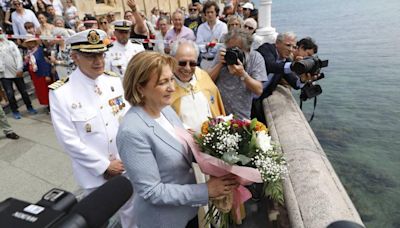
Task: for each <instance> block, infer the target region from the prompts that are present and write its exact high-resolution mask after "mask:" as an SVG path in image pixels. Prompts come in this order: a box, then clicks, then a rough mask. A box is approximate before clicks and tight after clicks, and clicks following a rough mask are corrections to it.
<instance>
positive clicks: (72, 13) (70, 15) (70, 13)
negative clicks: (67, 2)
mask: <svg viewBox="0 0 400 228" xmlns="http://www.w3.org/2000/svg"><path fill="white" fill-rule="evenodd" d="M77 13H78V10H77V9H76V7H75V6H71V7H68V8H66V9H65V16H66V17H67V20H68V21H70V20H73V19H75V17H76V16H77Z"/></svg>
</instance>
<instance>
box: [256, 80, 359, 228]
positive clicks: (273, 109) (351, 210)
mask: <svg viewBox="0 0 400 228" xmlns="http://www.w3.org/2000/svg"><path fill="white" fill-rule="evenodd" d="M263 105H264V112H265V115H266V119H267V121H268V128H269V130H270V134H271V136H272V139H273V140H275V141H276V142H279V144H280V145H281V148H282V151H283V153H284V154H285V157H286V160H287V161H288V165H289V176H288V177H287V178H286V179H285V181H284V193H285V203H286V208H287V211H288V217H289V220H290V224H291V227H293V228H297V227H299V228H300V227H306V228H308V227H309V228H314V227H316V228H323V227H327V226H328V225H329V224H330V223H332V222H334V221H337V220H349V221H353V222H355V223H359V224H363V223H362V221H361V218H360V216H359V214H358V212H357V210H356V208H355V207H354V205H353V203H352V201H351V200H350V198H349V196H348V195H347V192H346V190H345V189H344V187H343V185H342V183H341V182H340V180H339V178H338V177H337V175H336V173H335V171H334V169H333V167H332V165H331V163H330V162H329V160H328V158H327V157H326V154H325V152H324V150H323V149H322V147H321V145H320V144H319V142H318V139H317V138H316V136H315V135H314V132H313V130H312V129H311V127H310V125H309V124H308V122H307V120H306V119H305V117H304V115H303V113H302V111H301V110H300V108H299V106H298V104H297V103H296V101H295V99H294V97H293V96H292V94H291V92H290V90H289V89H287V88H285V87H282V86H278V87H277V89H276V91H274V93H273V94H272V95H271V96H269V97H268V98H266V99H264V101H263Z"/></svg>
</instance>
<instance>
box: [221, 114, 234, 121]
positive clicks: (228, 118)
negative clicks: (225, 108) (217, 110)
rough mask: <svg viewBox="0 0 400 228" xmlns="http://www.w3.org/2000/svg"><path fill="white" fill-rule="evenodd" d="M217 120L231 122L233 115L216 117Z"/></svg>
mask: <svg viewBox="0 0 400 228" xmlns="http://www.w3.org/2000/svg"><path fill="white" fill-rule="evenodd" d="M217 118H219V119H223V120H224V122H228V121H230V120H232V119H233V115H232V114H230V115H229V116H218V117H217Z"/></svg>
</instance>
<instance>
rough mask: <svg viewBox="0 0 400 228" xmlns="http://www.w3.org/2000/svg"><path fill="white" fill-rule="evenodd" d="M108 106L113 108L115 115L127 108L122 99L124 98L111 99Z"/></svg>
mask: <svg viewBox="0 0 400 228" xmlns="http://www.w3.org/2000/svg"><path fill="white" fill-rule="evenodd" d="M108 104H109V105H110V107H111V110H112V113H113V114H114V115H115V114H117V113H118V112H119V111H121V110H122V109H124V107H125V103H124V100H123V99H122V96H119V97H115V98H113V99H110V100H109V101H108Z"/></svg>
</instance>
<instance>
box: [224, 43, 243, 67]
mask: <svg viewBox="0 0 400 228" xmlns="http://www.w3.org/2000/svg"><path fill="white" fill-rule="evenodd" d="M244 59H245V54H244V52H243V51H242V50H241V49H239V48H238V47H233V48H227V49H226V53H225V62H226V64H227V65H238V64H239V62H238V60H240V62H242V63H243V64H244Z"/></svg>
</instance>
